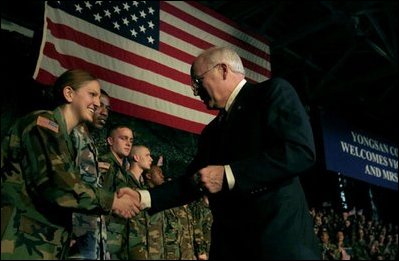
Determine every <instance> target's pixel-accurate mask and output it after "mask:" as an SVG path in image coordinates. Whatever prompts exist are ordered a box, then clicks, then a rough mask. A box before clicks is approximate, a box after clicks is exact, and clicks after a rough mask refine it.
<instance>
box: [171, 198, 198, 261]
mask: <svg viewBox="0 0 399 261" xmlns="http://www.w3.org/2000/svg"><path fill="white" fill-rule="evenodd" d="M164 213H165V229H164V238H165V239H164V240H165V253H166V259H169V260H170V259H172V260H176V259H183V260H194V259H196V257H195V254H194V226H193V216H192V214H191V211H190V209H189V208H188V206H187V205H184V206H179V207H175V208H172V209H167V210H165V211H164Z"/></svg>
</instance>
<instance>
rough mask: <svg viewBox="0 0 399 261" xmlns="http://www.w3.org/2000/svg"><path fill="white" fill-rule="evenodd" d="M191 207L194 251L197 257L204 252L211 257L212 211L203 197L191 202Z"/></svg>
mask: <svg viewBox="0 0 399 261" xmlns="http://www.w3.org/2000/svg"><path fill="white" fill-rule="evenodd" d="M189 208H190V210H191V213H192V215H193V226H194V253H195V255H196V257H198V256H200V255H204V254H205V255H206V256H207V257H209V250H210V246H211V228H212V222H213V216H212V212H211V210H210V209H209V207H208V206H207V205H206V204H205V202H204V200H203V199H202V198H201V199H200V200H197V201H193V202H192V203H190V204H189Z"/></svg>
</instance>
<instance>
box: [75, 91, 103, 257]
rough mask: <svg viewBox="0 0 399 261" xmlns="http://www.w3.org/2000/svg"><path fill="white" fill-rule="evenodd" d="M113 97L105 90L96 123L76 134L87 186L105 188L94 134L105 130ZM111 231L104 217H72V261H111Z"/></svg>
mask: <svg viewBox="0 0 399 261" xmlns="http://www.w3.org/2000/svg"><path fill="white" fill-rule="evenodd" d="M109 110H110V97H109V95H108V94H107V93H106V92H105V91H104V90H101V95H100V106H99V107H97V109H96V111H95V113H94V117H93V122H92V123H90V124H86V123H81V124H79V125H78V126H76V127H75V128H74V129H73V131H72V134H73V136H72V137H73V139H72V140H73V143H74V147H75V148H76V150H77V153H78V154H79V157H78V163H77V164H78V166H79V167H80V174H81V178H82V180H83V181H84V182H87V183H88V184H91V185H92V186H94V187H102V184H101V183H100V172H99V169H98V151H97V148H96V145H95V143H94V140H93V138H92V135H91V131H93V130H94V129H103V128H104V126H105V124H106V122H107V120H108V115H109ZM106 246H107V229H106V225H105V216H104V215H94V214H86V213H79V212H74V213H73V214H72V239H71V249H70V250H69V256H68V259H79V260H109V259H110V255H109V252H107V248H106Z"/></svg>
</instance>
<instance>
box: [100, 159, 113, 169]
mask: <svg viewBox="0 0 399 261" xmlns="http://www.w3.org/2000/svg"><path fill="white" fill-rule="evenodd" d="M110 166H111V163H108V162H104V161H99V162H98V168H99V169H101V170H108V169H109V167H110Z"/></svg>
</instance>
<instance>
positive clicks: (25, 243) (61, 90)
mask: <svg viewBox="0 0 399 261" xmlns="http://www.w3.org/2000/svg"><path fill="white" fill-rule="evenodd" d="M53 90H54V95H53V97H54V99H55V101H56V104H57V106H58V107H56V109H55V110H54V111H35V112H32V113H30V114H28V115H26V116H25V117H22V118H21V119H19V120H18V121H17V122H16V123H15V124H14V125H13V126H12V127H11V129H10V131H9V133H8V134H7V136H6V137H5V139H4V140H3V142H2V145H1V179H2V182H1V259H31V260H33V259H64V258H65V257H66V253H67V251H68V249H69V239H70V234H71V229H70V227H71V220H72V211H84V212H86V213H93V214H94V213H95V214H107V213H110V212H111V210H114V211H116V212H117V213H119V214H121V215H123V216H124V217H126V218H129V217H131V216H133V215H134V214H135V213H138V212H139V207H140V206H139V204H137V205H134V204H133V202H134V201H136V200H138V198H137V199H134V196H135V195H136V194H137V192H134V191H131V193H132V194H131V195H130V197H127V196H123V197H120V198H118V197H116V196H115V194H116V193H114V192H105V191H103V190H102V189H99V188H96V187H94V186H91V185H89V184H87V183H86V182H83V181H82V180H81V175H80V171H79V167H78V166H77V165H76V159H77V152H76V149H75V148H74V147H73V145H72V140H71V136H70V134H71V132H72V130H73V128H75V127H76V126H77V125H78V124H80V123H82V122H85V121H89V122H92V121H93V115H94V112H95V110H96V108H97V107H98V106H100V100H99V96H100V83H99V81H98V80H97V79H96V78H95V77H93V76H92V75H91V74H89V73H88V72H86V71H83V70H69V71H67V72H65V73H63V74H62V75H61V76H60V77H59V78H58V79H57V80H56V82H55V84H54V89H53ZM124 190H128V189H125V188H122V192H123V191H124Z"/></svg>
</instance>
